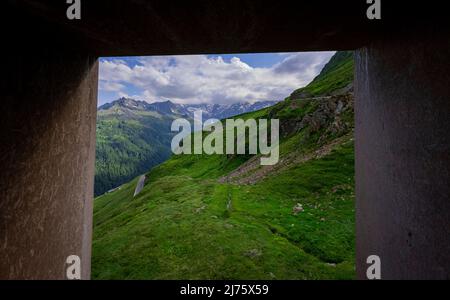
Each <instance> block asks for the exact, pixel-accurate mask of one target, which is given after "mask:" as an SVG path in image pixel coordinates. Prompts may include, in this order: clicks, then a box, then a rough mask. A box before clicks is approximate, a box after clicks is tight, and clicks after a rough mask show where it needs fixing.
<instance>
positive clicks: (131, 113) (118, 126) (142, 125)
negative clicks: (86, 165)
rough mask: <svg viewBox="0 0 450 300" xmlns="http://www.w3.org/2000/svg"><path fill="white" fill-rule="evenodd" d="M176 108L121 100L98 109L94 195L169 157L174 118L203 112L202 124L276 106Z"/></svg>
mask: <svg viewBox="0 0 450 300" xmlns="http://www.w3.org/2000/svg"><path fill="white" fill-rule="evenodd" d="M275 103H276V102H273V101H262V102H256V103H253V104H250V103H234V104H227V105H224V104H193V105H186V104H176V103H173V102H171V101H165V102H155V103H147V102H145V101H138V100H134V99H129V98H120V99H118V100H116V101H113V102H111V103H107V104H104V105H102V106H100V107H99V108H98V120H97V147H96V166H95V167H96V172H95V195H96V196H98V195H101V194H103V193H104V192H106V191H108V190H111V189H113V188H116V187H117V186H119V185H121V184H123V183H125V182H128V181H129V180H131V179H132V178H134V177H136V176H137V175H139V174H142V173H144V172H146V171H147V170H149V169H150V168H152V167H153V166H155V165H157V164H159V163H161V162H163V161H164V160H166V159H167V158H169V156H170V155H171V151H170V142H171V139H172V137H173V134H172V133H171V131H170V126H171V123H172V121H173V120H174V119H175V118H180V117H185V118H192V117H193V114H194V111H195V110H202V111H203V118H204V120H206V119H209V118H217V119H222V118H227V117H230V116H234V115H237V114H241V113H245V112H251V111H255V110H258V109H261V108H265V107H268V106H271V105H273V104H275Z"/></svg>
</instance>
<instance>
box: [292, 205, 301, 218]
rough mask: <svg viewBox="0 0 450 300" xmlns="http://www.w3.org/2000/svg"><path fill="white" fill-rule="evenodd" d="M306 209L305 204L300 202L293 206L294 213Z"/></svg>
mask: <svg viewBox="0 0 450 300" xmlns="http://www.w3.org/2000/svg"><path fill="white" fill-rule="evenodd" d="M302 211H304V209H303V205H301V204H300V203H297V204H296V205H295V206H294V207H293V208H292V213H293V214H294V215H298V213H300V212H302Z"/></svg>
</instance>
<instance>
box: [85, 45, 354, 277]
mask: <svg viewBox="0 0 450 300" xmlns="http://www.w3.org/2000/svg"><path fill="white" fill-rule="evenodd" d="M339 55H340V53H339V52H338V54H337V55H336V56H338V57H339ZM336 56H334V59H335V61H336ZM342 60H348V61H350V63H352V62H351V58H350V59H349V58H348V57H341V58H340V60H337V61H336V62H337V63H338V64H339V65H340V67H339V66H337V67H333V68H331V67H330V68H329V71H327V72H322V73H321V75H322V79H321V82H324V84H325V83H327V85H328V86H334V87H336V88H341V87H340V84H334V83H330V82H329V81H328V79H327V74H330V75H329V76H335V75H333V74H343V75H342V76H344V75H345V76H350V77H351V76H352V72H351V68H348V67H347V65H346V64H345V63H344V64H342ZM331 61H333V59H332V60H331ZM331 61H330V62H331ZM321 75H319V76H321ZM336 76H337V75H336ZM316 79H317V78H316ZM317 80H318V79H317ZM317 80H314V81H313V82H312V83H311V85H312V84H317ZM335 80H341V79H340V77H339V76H337V77H335ZM307 88H308V87H307ZM323 90H326V91H327V93H329V92H330V91H331V90H332V88H330V87H327V88H324V89H323ZM316 95H323V94H320V93H318V94H316ZM240 117H241V118H244V119H245V118H256V119H257V118H279V119H280V134H281V140H280V161H279V163H278V164H276V165H274V166H260V165H259V160H258V156H250V155H209V156H208V155H179V156H173V157H172V158H171V159H169V160H168V161H166V162H164V163H162V164H161V165H159V166H157V167H155V168H153V169H152V170H151V171H150V172H148V173H147V178H148V179H147V181H146V183H145V186H144V189H143V190H142V192H141V193H140V194H138V195H137V196H136V197H134V198H133V192H134V188H135V186H136V183H137V178H135V179H134V180H132V181H131V182H129V183H127V184H124V185H123V186H121V188H120V189H118V190H117V191H115V192H112V193H108V194H105V195H102V196H100V197H98V198H96V199H95V202H94V238H93V257H92V277H93V278H95V279H132V278H133V279H349V278H353V277H354V274H355V270H354V151H353V97H352V96H351V95H347V94H346V95H336V96H332V97H328V98H321V99H308V100H305V99H299V98H295V97H292V96H291V97H288V98H287V99H286V100H285V101H283V102H280V103H278V104H277V105H275V106H273V107H270V108H266V109H263V110H260V111H256V112H252V113H248V114H245V115H242V116H240ZM299 207H301V208H300V209H299Z"/></svg>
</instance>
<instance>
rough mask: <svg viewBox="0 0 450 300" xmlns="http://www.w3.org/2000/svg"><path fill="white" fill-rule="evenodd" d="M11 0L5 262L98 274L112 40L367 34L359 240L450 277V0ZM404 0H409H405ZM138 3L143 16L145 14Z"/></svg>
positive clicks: (43, 274) (1, 190)
mask: <svg viewBox="0 0 450 300" xmlns="http://www.w3.org/2000/svg"><path fill="white" fill-rule="evenodd" d="M337 2H338V1H331V2H330V1H325V0H318V1H295V2H294V1H284V0H278V1H268V0H267V1H266V0H262V1H251V0H241V1H234V0H229V1H225V0H217V1H215V2H214V3H213V2H212V1H202V0H194V1H183V2H181V3H179V4H177V5H174V3H173V2H169V1H143V0H129V1H125V0H108V1H106V0H90V1H82V3H83V10H82V19H81V20H78V21H69V20H68V19H67V18H66V17H65V10H66V8H67V5H66V4H65V1H50V0H48V1H46V0H41V1H37V0H23V1H13V0H10V1H7V2H6V4H3V5H4V6H6V10H5V11H7V12H8V13H7V14H5V16H4V17H3V18H2V19H1V21H0V22H1V23H0V24H1V28H2V36H3V40H4V41H7V43H6V46H5V47H4V50H5V51H6V55H4V56H3V58H4V64H3V65H2V67H3V68H2V71H3V72H2V75H1V80H0V95H1V97H2V103H1V104H2V108H3V112H2V118H0V124H1V126H0V165H1V166H2V172H1V175H0V197H1V198H0V257H1V259H0V278H1V279H64V278H66V267H67V264H66V257H67V256H69V255H72V254H76V255H79V256H80V257H81V260H82V278H84V279H88V278H89V277H90V252H91V234H92V198H93V177H94V159H95V158H94V156H95V121H96V97H97V78H98V62H97V58H98V57H99V56H115V55H158V54H167V55H168V54H194V53H196V54H199V53H224V52H228V53H230V52H231V53H233V52H269V51H272V52H276V51H308V50H341V49H344V50H356V52H355V63H356V70H355V78H356V80H355V97H356V104H355V105H356V107H355V114H356V116H355V117H356V124H355V127H356V133H355V137H356V200H357V201H356V202H357V203H356V219H357V224H356V254H357V261H356V266H357V274H358V278H361V279H363V278H366V276H365V272H366V268H367V264H366V258H367V257H368V256H369V255H372V254H376V255H379V256H380V258H381V263H382V267H381V270H382V271H381V273H382V278H384V279H404V278H411V279H429V278H433V279H449V277H450V275H449V273H450V271H449V270H450V259H449V253H450V240H449V234H448V228H450V226H449V225H450V207H449V206H450V201H449V200H450V199H449V195H450V154H449V153H450V134H449V132H450V117H449V116H450V99H449V98H450V84H449V83H450V78H449V74H450V73H449V66H450V43H449V39H448V36H449V32H448V28H450V26H448V24H447V23H448V21H447V18H446V16H445V15H443V12H445V10H444V9H442V10H441V8H440V7H436V6H434V7H433V6H432V5H431V4H430V5H429V6H427V7H414V6H411V5H410V6H408V5H406V4H405V3H401V2H397V3H396V4H393V3H391V2H393V1H390V2H389V3H387V2H383V19H382V20H381V21H369V20H367V18H366V16H365V9H366V7H367V5H366V4H365V1H357V0H355V1H350V0H349V1H345V4H344V3H343V2H344V1H343V2H342V3H337ZM394 5H396V6H394ZM405 5H406V6H405ZM130 16H132V18H130Z"/></svg>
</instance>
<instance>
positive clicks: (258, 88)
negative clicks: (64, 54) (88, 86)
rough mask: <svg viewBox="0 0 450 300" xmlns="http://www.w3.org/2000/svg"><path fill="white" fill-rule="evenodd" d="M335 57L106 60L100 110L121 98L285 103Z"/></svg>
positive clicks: (294, 55) (310, 54)
mask: <svg viewBox="0 0 450 300" xmlns="http://www.w3.org/2000/svg"><path fill="white" fill-rule="evenodd" d="M333 54H334V52H333V51H327V52H294V53H258V54H221V55H184V56H148V57H142V56H141V57H107V58H106V57H105V58H101V59H100V80H99V95H98V99H99V101H98V105H102V104H104V103H107V102H111V101H113V100H116V99H118V98H120V97H130V98H134V99H138V100H144V101H147V102H157V101H166V100H171V101H173V102H177V103H234V102H242V101H246V102H255V101H264V100H281V99H284V98H285V97H287V96H288V95H289V94H290V93H291V92H292V91H293V90H294V89H296V88H299V87H302V86H304V85H306V84H307V83H309V82H310V81H311V80H312V79H313V78H314V77H315V76H316V75H317V74H318V73H319V72H320V70H321V69H322V67H323V66H324V64H325V63H326V62H328V60H329V59H330V57H331V56H332V55H333Z"/></svg>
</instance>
